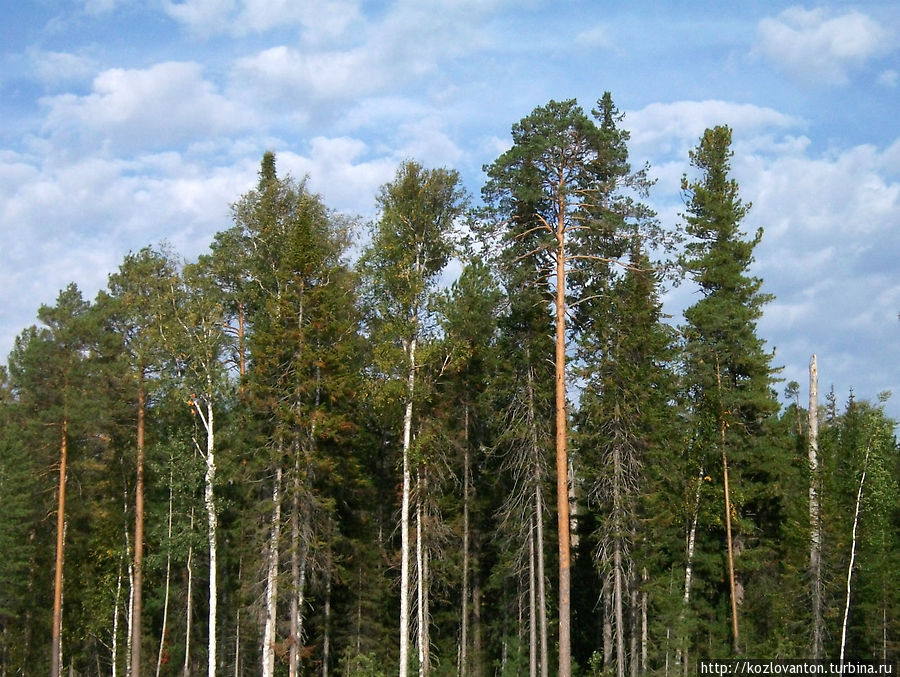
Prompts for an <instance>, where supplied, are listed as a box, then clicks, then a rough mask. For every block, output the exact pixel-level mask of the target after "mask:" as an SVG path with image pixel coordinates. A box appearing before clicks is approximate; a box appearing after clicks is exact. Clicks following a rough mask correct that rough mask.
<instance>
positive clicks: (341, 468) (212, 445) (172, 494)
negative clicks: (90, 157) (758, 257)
mask: <svg viewBox="0 0 900 677" xmlns="http://www.w3.org/2000/svg"><path fill="white" fill-rule="evenodd" d="M625 122H626V121H625V119H624V116H623V115H622V114H621V113H620V111H619V110H618V109H617V108H616V106H615V104H614V103H613V100H612V97H611V96H610V94H609V93H605V94H604V95H603V96H602V97H601V98H599V99H598V101H597V103H596V107H595V108H593V109H592V110H590V111H585V110H584V109H582V108H581V107H580V106H579V105H578V104H577V103H576V102H575V101H574V100H569V101H561V102H558V101H550V102H549V103H548V104H547V105H545V106H540V107H537V108H535V109H534V110H533V111H532V112H531V113H530V114H528V115H527V116H526V117H524V118H523V119H521V120H520V121H519V122H516V123H515V124H514V125H512V129H511V143H510V146H509V149H508V150H506V151H505V152H503V153H502V154H501V155H500V156H499V157H498V158H497V159H496V160H495V161H494V162H493V163H492V164H490V165H488V166H486V167H485V176H486V180H485V182H484V185H483V187H482V190H481V196H480V199H478V200H476V199H475V197H474V196H472V195H470V194H468V192H467V191H466V190H465V188H464V185H463V181H462V179H461V177H460V175H459V173H458V172H457V171H455V170H453V169H450V168H427V167H424V166H422V165H421V164H419V163H418V162H416V161H415V160H408V161H406V162H403V163H402V164H401V165H400V166H399V167H398V168H397V171H396V174H395V176H394V179H393V180H392V181H390V182H389V183H387V184H385V185H384V186H382V187H381V189H380V191H379V193H378V194H377V196H376V205H375V207H376V210H377V211H376V213H377V216H376V217H375V218H374V219H373V220H372V221H371V222H370V223H363V222H362V220H361V219H359V218H356V217H352V216H347V215H343V214H340V213H337V212H335V211H334V210H332V209H329V207H328V206H327V205H326V204H324V203H323V200H322V198H321V197H320V196H318V195H316V194H314V193H312V192H311V191H310V190H309V189H308V187H307V183H306V181H305V180H304V179H296V178H294V177H291V176H283V175H280V174H279V172H278V169H277V166H276V165H277V163H276V160H277V158H276V155H275V154H274V153H273V152H266V153H265V154H264V155H263V157H262V159H261V162H260V166H259V173H258V183H257V184H256V185H255V187H253V188H252V189H250V190H248V191H247V192H246V193H244V194H243V195H240V196H235V198H236V199H235V202H234V203H233V204H232V205H231V215H232V220H231V223H230V224H224V225H225V226H226V227H225V228H224V229H223V230H221V231H220V232H218V233H217V234H216V235H215V236H214V238H213V239H212V242H211V244H210V246H209V249H208V251H207V252H206V253H204V254H203V255H201V256H199V258H197V259H196V260H190V261H188V260H185V259H184V258H183V257H182V256H180V255H179V254H178V253H177V252H176V251H174V250H173V249H172V247H171V246H169V245H167V244H165V243H160V244H156V245H148V246H147V247H145V248H143V249H141V250H140V251H137V252H131V253H129V254H128V255H127V256H126V257H125V258H124V260H123V261H122V263H121V265H120V267H119V269H118V270H117V271H114V272H112V273H111V274H110V275H109V281H108V287H107V288H106V289H105V290H103V291H101V292H100V293H99V294H98V295H97V296H96V298H95V299H93V300H90V299H86V298H85V297H84V296H83V294H82V292H81V291H80V290H79V289H78V287H77V286H76V285H75V284H71V285H69V286H68V287H67V288H65V289H63V290H62V291H60V293H59V295H58V298H57V299H56V302H55V305H52V306H49V305H47V306H42V307H41V308H40V309H39V310H38V311H37V320H38V324H37V325H35V326H32V327H29V328H27V329H25V330H23V331H22V332H21V334H20V335H19V336H18V338H17V339H16V342H15V346H14V348H13V350H12V352H11V354H10V355H9V358H8V361H7V365H6V367H5V368H3V367H0V677H6V676H8V675H9V676H12V675H39V674H47V673H48V672H49V673H50V675H51V677H58V676H59V675H63V674H68V675H92V676H93V675H96V676H100V675H104V676H105V675H112V676H113V677H117V676H119V675H125V676H127V677H139V676H140V675H156V676H157V677H159V676H161V675H167V676H168V675H183V676H185V677H187V676H188V675H199V674H202V673H204V672H205V673H206V674H207V675H209V677H213V676H214V675H220V676H225V675H235V676H239V675H262V676H263V677H274V676H275V675H279V676H281V675H289V676H290V677H297V676H298V675H316V674H319V675H322V676H323V677H326V676H327V675H345V676H347V677H350V676H360V677H380V676H382V675H396V674H399V675H400V677H407V676H409V675H411V674H414V673H415V674H417V675H418V677H439V676H441V675H450V674H453V675H459V676H460V677H486V676H488V675H492V676H494V675H495V676H497V677H511V676H514V675H516V676H524V675H528V676H529V677H538V675H540V677H548V675H560V677H570V675H584V676H588V675H590V676H600V675H616V676H617V677H624V676H625V675H631V676H633V677H634V676H637V675H665V676H666V677H670V676H671V677H676V676H680V675H689V674H695V672H696V667H697V661H698V660H700V659H710V658H730V657H736V656H745V657H754V658H834V659H836V658H841V659H843V658H856V659H883V660H891V661H897V660H898V658H900V586H898V585H897V572H898V571H900V499H898V496H900V493H898V480H900V454H898V446H897V441H896V438H895V426H896V422H895V421H893V420H890V418H889V417H887V415H886V414H885V413H884V411H883V404H884V401H885V400H886V398H887V397H889V393H883V394H879V395H877V396H876V397H875V399H873V400H870V401H867V400H863V399H858V398H857V397H855V396H854V394H853V393H852V392H850V393H835V392H834V391H833V390H828V389H827V387H825V388H823V389H822V391H821V393H820V391H819V387H818V377H817V370H818V366H819V361H818V358H817V357H816V356H812V357H811V362H810V370H809V372H810V380H809V383H808V384H807V383H803V384H798V383H796V382H790V383H784V381H783V380H782V379H780V378H779V371H780V369H779V365H777V364H775V363H774V354H773V352H772V351H770V350H769V349H767V347H766V344H765V341H764V339H763V338H761V337H760V336H759V335H758V333H757V320H759V318H760V317H761V316H762V313H763V311H764V307H765V304H766V303H767V302H769V301H771V299H772V297H771V296H770V295H769V294H767V293H766V292H765V291H764V287H763V281H762V280H761V279H759V278H758V277H754V276H753V275H752V273H751V268H752V263H753V251H754V248H755V247H756V245H757V244H758V243H759V242H760V240H761V238H762V237H763V231H762V229H758V230H757V229H753V230H749V232H748V229H749V226H748V223H747V219H746V217H747V215H748V212H749V210H750V205H748V204H747V203H745V202H744V201H743V200H742V198H741V195H740V189H739V186H738V184H737V182H736V181H735V180H734V179H733V178H732V176H731V159H732V154H733V151H732V140H731V130H730V129H729V128H728V127H725V126H717V127H714V128H711V129H707V130H706V132H705V133H704V134H703V136H702V137H701V138H700V139H698V142H697V145H696V147H695V149H694V150H692V151H691V153H690V156H689V158H687V160H688V161H689V163H690V171H689V173H688V174H686V175H685V176H684V177H683V179H682V193H683V200H684V208H683V213H682V214H681V215H680V219H679V222H678V223H662V222H661V221H660V219H659V218H658V217H657V215H656V214H655V213H654V211H653V210H652V209H651V207H650V206H649V197H650V195H651V193H652V190H653V181H652V179H651V173H650V168H649V167H647V166H644V167H640V168H634V167H632V165H631V163H630V161H629V156H628V141H629V134H628V132H627V130H626V129H625V128H624V124H625ZM677 284H685V285H693V288H696V290H697V294H696V295H695V296H694V302H693V304H692V305H691V306H690V307H688V308H687V309H686V310H685V311H684V313H683V316H682V317H670V316H668V315H666V313H665V312H664V310H663V304H662V297H663V295H664V294H665V292H666V290H667V289H669V288H671V286H672V285H677ZM808 339H809V344H810V346H811V352H814V349H815V343H816V341H815V337H808ZM819 358H821V364H822V367H823V370H827V363H828V360H829V357H828V356H827V355H821V356H819Z"/></svg>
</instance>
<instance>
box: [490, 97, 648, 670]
mask: <svg viewBox="0 0 900 677" xmlns="http://www.w3.org/2000/svg"><path fill="white" fill-rule="evenodd" d="M593 114H594V118H595V119H596V120H597V122H596V123H595V122H594V121H593V120H591V119H590V118H589V117H588V116H587V115H585V113H584V112H583V111H582V109H581V108H580V107H579V106H578V105H577V104H576V102H575V101H574V100H569V101H563V102H556V101H551V102H550V103H548V104H547V105H546V106H542V107H538V108H536V109H535V110H534V111H533V112H532V113H531V114H530V115H529V116H527V117H525V118H523V119H522V120H521V121H520V122H518V123H516V124H515V125H513V128H512V137H513V146H512V148H511V149H510V150H508V151H507V152H505V153H504V154H503V155H501V156H500V157H499V158H498V159H497V160H496V161H495V162H494V163H493V164H492V165H490V166H489V167H486V168H485V169H486V171H487V174H488V183H487V184H486V186H485V188H484V190H483V194H484V198H485V201H486V202H487V203H488V204H489V205H490V206H491V208H492V212H493V216H494V223H495V225H496V226H498V227H499V230H500V233H501V237H500V238H499V239H500V240H501V241H502V254H501V258H502V262H503V264H504V265H505V266H507V267H509V268H511V267H513V266H519V267H521V268H523V269H524V270H523V272H522V273H521V274H518V275H515V276H514V280H515V282H516V283H517V284H520V285H523V286H526V287H528V286H535V287H537V288H538V289H539V290H546V291H547V292H549V296H550V299H552V305H553V309H554V330H555V346H554V364H555V376H554V381H555V402H556V407H555V447H556V494H557V496H556V506H557V534H558V547H559V651H560V654H559V675H560V676H561V677H568V675H569V674H570V671H571V556H570V549H571V548H570V531H571V521H570V506H569V503H570V486H569V480H568V477H569V474H570V462H569V455H568V451H567V442H568V435H567V428H568V415H567V405H566V396H567V393H566V350H567V346H568V338H569V333H570V327H569V326H568V324H569V323H568V322H567V315H568V313H569V312H570V310H571V309H573V308H575V307H577V305H578V304H579V303H582V302H585V301H587V300H588V298H589V297H590V295H591V294H590V293H589V292H588V291H587V290H590V289H592V288H595V285H596V284H600V285H602V284H603V282H602V280H604V279H607V278H608V276H609V269H610V267H611V266H613V265H616V264H622V265H626V266H627V265H628V264H627V262H626V261H623V260H622V257H623V256H625V254H626V253H627V251H628V248H627V245H626V242H627V241H628V239H629V237H631V236H632V231H633V229H637V230H638V231H641V232H642V233H644V234H645V235H650V234H653V235H656V234H657V233H658V229H657V228H656V227H655V224H654V222H653V220H652V218H651V214H650V213H649V211H648V210H646V208H644V207H642V206H641V205H640V204H639V203H636V202H635V201H634V199H633V197H632V196H629V195H627V189H631V190H634V191H635V192H637V193H638V194H641V193H642V192H645V190H646V187H647V185H648V184H647V181H646V175H645V171H644V170H642V171H640V172H636V173H634V174H631V173H630V169H629V166H628V163H627V149H626V148H625V141H626V140H627V134H624V133H622V132H621V131H620V130H618V128H617V123H618V122H619V121H620V120H621V115H620V114H619V113H618V111H617V110H616V109H615V106H614V105H613V103H612V97H611V96H610V95H609V93H608V92H607V93H606V94H604V96H603V97H602V98H601V99H600V101H598V108H597V109H596V110H594V111H593ZM626 224H628V225H627V226H626ZM623 231H624V233H623ZM623 235H624V237H623ZM567 285H568V287H567ZM567 294H571V295H572V296H573V298H572V299H571V301H569V300H567Z"/></svg>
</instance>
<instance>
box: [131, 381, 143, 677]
mask: <svg viewBox="0 0 900 677" xmlns="http://www.w3.org/2000/svg"><path fill="white" fill-rule="evenodd" d="M137 407H138V410H137V485H136V487H135V498H134V587H133V592H134V610H133V615H132V619H131V633H132V634H131V677H140V675H141V610H142V594H141V593H142V582H143V573H144V416H145V413H146V393H145V391H144V370H143V368H141V369H139V370H138V400H137Z"/></svg>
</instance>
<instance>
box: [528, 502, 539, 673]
mask: <svg viewBox="0 0 900 677" xmlns="http://www.w3.org/2000/svg"><path fill="white" fill-rule="evenodd" d="M534 530H535V525H534V518H532V519H531V520H530V521H529V523H528V675H529V677H537V665H538V661H537V590H536V588H537V584H536V583H537V581H536V579H537V573H536V569H537V566H536V565H535V561H534V560H535V546H534V539H535V536H534Z"/></svg>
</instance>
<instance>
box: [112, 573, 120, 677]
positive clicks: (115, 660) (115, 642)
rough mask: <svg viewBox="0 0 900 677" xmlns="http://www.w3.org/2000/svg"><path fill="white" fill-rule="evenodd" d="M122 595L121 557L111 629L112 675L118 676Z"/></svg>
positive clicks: (113, 676)
mask: <svg viewBox="0 0 900 677" xmlns="http://www.w3.org/2000/svg"><path fill="white" fill-rule="evenodd" d="M121 596H122V559H121V557H120V558H119V572H118V574H117V575H116V602H115V606H114V607H113V630H112V656H111V659H112V677H118V669H119V599H120V598H121Z"/></svg>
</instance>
